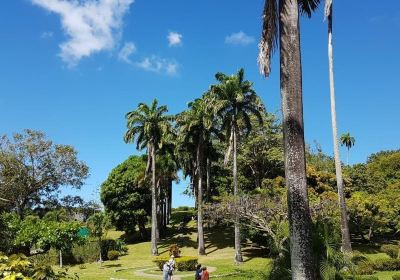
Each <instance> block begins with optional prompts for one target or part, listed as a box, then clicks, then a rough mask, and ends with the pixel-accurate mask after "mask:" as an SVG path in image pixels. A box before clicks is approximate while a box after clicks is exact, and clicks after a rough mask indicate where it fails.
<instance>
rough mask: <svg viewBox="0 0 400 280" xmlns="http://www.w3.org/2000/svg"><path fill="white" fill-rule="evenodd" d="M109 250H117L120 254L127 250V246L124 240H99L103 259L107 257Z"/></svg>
mask: <svg viewBox="0 0 400 280" xmlns="http://www.w3.org/2000/svg"><path fill="white" fill-rule="evenodd" d="M109 251H118V253H119V255H120V256H121V255H125V254H126V252H128V247H127V246H126V244H125V242H124V241H122V240H120V239H116V240H114V239H103V240H102V241H101V256H102V258H103V259H107V257H108V256H107V255H108V252H109Z"/></svg>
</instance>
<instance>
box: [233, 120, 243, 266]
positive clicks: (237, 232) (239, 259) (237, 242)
mask: <svg viewBox="0 0 400 280" xmlns="http://www.w3.org/2000/svg"><path fill="white" fill-rule="evenodd" d="M232 129H233V196H234V198H235V200H237V198H238V192H239V190H238V179H237V131H236V123H235V122H234V124H233V128H232ZM239 220H240V217H239V215H236V217H235V261H236V262H237V263H241V262H243V257H242V249H241V246H240V227H239Z"/></svg>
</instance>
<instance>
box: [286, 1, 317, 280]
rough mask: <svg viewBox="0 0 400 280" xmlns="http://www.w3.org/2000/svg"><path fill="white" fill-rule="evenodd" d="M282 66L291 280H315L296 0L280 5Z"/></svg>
mask: <svg viewBox="0 0 400 280" xmlns="http://www.w3.org/2000/svg"><path fill="white" fill-rule="evenodd" d="M279 8H280V19H279V24H280V63H281V65H280V66H281V67H280V69H281V73H280V74H281V75H280V83H281V98H282V115H283V136H284V151H285V177H286V185H287V188H288V212H289V225H290V247H291V248H290V255H291V267H292V269H291V270H292V279H295V280H314V279H316V273H315V266H314V256H313V251H312V237H311V216H310V210H309V205H308V195H307V181H306V162H305V145H304V123H303V100H302V73H301V54H300V26H299V11H298V2H297V0H281V1H280V7H279Z"/></svg>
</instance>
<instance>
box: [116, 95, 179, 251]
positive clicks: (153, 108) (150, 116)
mask: <svg viewBox="0 0 400 280" xmlns="http://www.w3.org/2000/svg"><path fill="white" fill-rule="evenodd" d="M167 112H168V109H167V107H166V106H160V107H158V101H157V99H154V100H153V102H152V104H151V105H150V107H149V106H148V105H147V104H144V103H140V104H139V105H138V107H137V109H136V110H134V111H131V112H128V113H127V114H126V116H125V117H126V119H127V131H126V133H125V136H124V141H125V142H126V143H132V142H135V141H136V148H137V149H138V150H142V149H144V148H145V147H147V154H148V156H147V168H146V173H147V174H149V172H150V170H151V171H152V186H151V253H152V255H154V256H155V255H158V249H157V227H158V223H157V190H156V152H157V150H158V149H159V148H161V147H162V138H163V135H165V134H167V133H168V132H169V131H170V129H171V125H170V120H172V117H170V116H167V115H165V114H166V113H167Z"/></svg>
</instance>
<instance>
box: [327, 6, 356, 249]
mask: <svg viewBox="0 0 400 280" xmlns="http://www.w3.org/2000/svg"><path fill="white" fill-rule="evenodd" d="M332 11H333V0H326V1H325V17H326V18H327V19H328V60H329V84H330V87H329V89H330V98H331V115H332V136H333V151H334V155H335V170H336V182H337V191H338V195H339V207H340V212H341V232H342V251H343V252H351V243H350V231H349V223H348V217H347V208H346V201H345V196H344V191H343V178H342V163H341V160H340V153H339V138H338V132H337V130H338V129H337V122H336V101H335V80H334V72H333V43H332V41H333V40H332Z"/></svg>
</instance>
